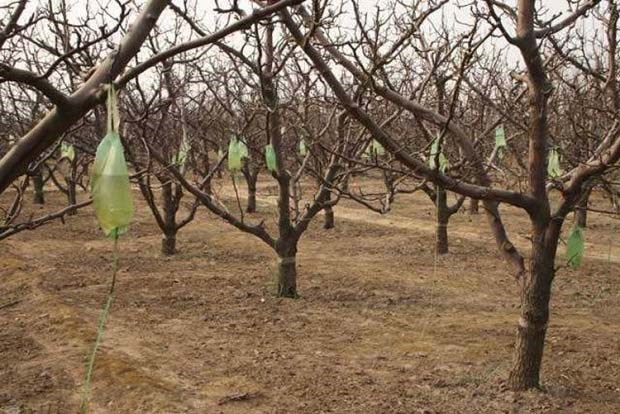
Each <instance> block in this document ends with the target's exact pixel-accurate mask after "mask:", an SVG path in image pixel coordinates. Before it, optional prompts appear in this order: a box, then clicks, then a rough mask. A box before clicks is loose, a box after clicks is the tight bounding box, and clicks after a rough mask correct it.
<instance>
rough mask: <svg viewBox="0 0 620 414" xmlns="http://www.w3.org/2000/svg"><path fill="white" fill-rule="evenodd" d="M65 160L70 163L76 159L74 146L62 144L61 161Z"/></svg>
mask: <svg viewBox="0 0 620 414" xmlns="http://www.w3.org/2000/svg"><path fill="white" fill-rule="evenodd" d="M63 158H66V159H68V160H69V161H73V160H74V159H75V148H73V145H71V144H67V143H65V142H63V143H62V144H60V159H63Z"/></svg>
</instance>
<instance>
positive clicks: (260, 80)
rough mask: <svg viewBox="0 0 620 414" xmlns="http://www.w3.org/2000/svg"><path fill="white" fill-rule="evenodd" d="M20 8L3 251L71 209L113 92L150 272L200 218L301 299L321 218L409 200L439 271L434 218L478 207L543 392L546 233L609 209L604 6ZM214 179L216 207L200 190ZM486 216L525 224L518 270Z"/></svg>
mask: <svg viewBox="0 0 620 414" xmlns="http://www.w3.org/2000/svg"><path fill="white" fill-rule="evenodd" d="M222 3H226V4H222ZM46 4H47V3H46ZM27 6H28V1H26V0H17V1H15V2H13V3H11V4H8V5H7V6H5V7H4V10H5V11H6V13H5V15H6V16H7V17H6V18H5V19H4V20H3V22H2V27H1V30H2V32H1V33H0V52H1V53H2V55H3V56H2V60H3V62H5V63H2V64H0V113H1V117H0V122H2V124H3V125H2V127H3V128H2V131H1V132H0V137H1V139H2V140H1V142H0V146H1V149H2V154H3V156H2V158H1V159H0V191H3V192H4V191H6V190H8V189H9V188H14V189H15V190H16V191H15V197H14V201H13V202H12V203H11V205H10V207H9V208H8V209H7V210H6V211H5V217H4V226H3V227H2V229H0V231H1V233H0V237H2V238H5V237H8V236H9V235H12V234H15V233H16V232H18V231H21V230H22V229H27V228H34V227H37V226H39V225H42V224H44V223H45V222H48V221H49V220H53V219H55V218H58V217H62V216H64V215H65V214H70V213H71V212H73V211H75V210H76V209H77V208H80V207H82V206H84V205H87V204H88V203H89V201H87V200H86V201H83V202H81V203H78V201H77V198H76V192H77V189H78V188H80V187H85V185H86V184H85V178H86V176H87V169H88V164H89V162H90V160H91V159H92V154H93V152H94V148H95V146H96V144H97V142H98V139H99V138H100V137H101V136H102V135H103V130H104V122H105V113H104V111H103V106H102V105H100V104H101V103H102V102H103V99H104V96H105V93H104V86H105V85H106V84H108V83H112V82H113V83H114V84H115V86H116V87H117V88H118V89H120V90H121V102H122V105H121V107H122V112H123V114H122V118H123V119H124V122H123V125H122V127H121V130H122V136H123V139H124V141H125V146H126V149H127V153H128V159H129V161H130V163H131V164H132V167H133V171H134V173H135V175H134V179H135V181H136V182H137V184H138V186H139V188H140V191H141V193H142V195H143V196H144V198H145V200H146V202H147V205H148V206H149V208H150V210H151V211H152V213H153V215H154V218H155V221H156V222H157V224H158V226H159V227H160V229H161V231H162V234H163V242H162V252H163V253H164V254H173V253H174V252H175V250H176V238H177V232H178V231H179V230H180V229H181V228H182V227H183V226H185V225H187V224H188V223H190V222H191V220H192V219H193V217H194V215H195V212H196V209H197V208H198V207H199V206H205V207H206V208H207V209H209V210H210V211H211V212H213V213H215V214H216V215H218V216H219V217H221V218H222V219H223V220H224V221H226V222H228V223H229V224H230V225H232V226H234V227H236V228H237V229H239V230H241V231H243V232H245V233H248V234H250V235H253V236H254V237H257V238H258V239H260V240H261V241H263V242H264V243H266V244H267V245H268V246H269V247H270V248H272V249H273V251H274V254H275V255H276V256H277V257H278V260H279V272H278V281H277V294H278V296H282V297H296V296H297V287H296V280H297V267H296V260H295V258H296V254H297V250H298V243H299V240H300V238H301V237H302V236H303V234H304V232H305V231H306V230H307V228H308V226H309V224H310V222H311V221H312V220H314V219H315V218H316V217H317V216H318V215H319V213H321V212H324V216H325V227H326V228H330V227H333V225H334V215H333V208H334V207H335V206H336V204H337V203H338V201H339V200H341V199H343V198H346V199H350V200H354V201H355V202H358V203H360V204H361V205H364V206H365V207H367V208H369V209H372V210H374V211H377V212H379V213H387V212H388V211H389V209H390V207H391V205H392V203H393V202H394V201H395V200H397V198H398V195H399V194H402V193H411V192H414V191H423V192H425V193H426V194H427V195H428V196H429V198H430V200H431V201H432V202H433V203H434V205H435V206H436V211H437V216H436V222H437V246H436V249H437V252H438V253H447V252H448V225H449V219H450V217H451V216H452V215H453V214H455V213H456V212H457V211H458V210H459V209H460V208H461V206H462V205H463V203H464V201H465V199H466V198H469V199H470V200H472V201H471V207H470V208H471V210H472V211H477V205H478V204H477V203H478V201H480V202H481V203H482V205H483V209H484V213H485V214H486V216H487V218H488V223H489V226H490V228H491V230H492V233H493V235H494V239H495V242H496V244H497V248H498V251H499V252H500V254H501V255H503V257H504V258H505V259H506V262H507V266H509V267H510V268H511V269H512V271H513V272H514V273H515V275H516V277H517V278H518V280H519V281H520V283H521V291H520V295H521V315H520V318H519V323H518V326H517V339H516V346H515V359H514V365H513V369H512V371H511V374H510V384H511V386H512V387H513V388H514V389H528V388H532V387H538V386H539V383H540V366H541V361H542V352H543V348H544V341H545V335H546V331H547V323H548V319H549V301H550V292H551V285H552V282H553V279H554V277H555V274H556V271H557V268H556V254H557V250H558V242H559V239H560V236H561V234H562V229H563V227H565V226H564V223H565V221H566V219H567V217H568V216H569V214H570V213H572V212H577V213H576V216H577V222H578V224H579V225H581V226H584V225H585V220H586V212H587V205H588V198H589V197H590V194H591V192H592V189H593V188H600V189H601V190H602V191H603V192H604V194H606V195H607V196H608V197H609V198H610V200H611V201H612V205H613V206H615V207H617V203H616V201H615V200H616V197H617V195H618V189H617V188H618V184H617V170H616V167H617V163H618V158H620V119H619V117H618V114H619V110H620V91H619V87H618V72H617V66H618V60H619V54H618V50H617V33H618V16H619V7H618V4H617V3H616V1H615V0H605V1H603V0H598V1H597V0H589V1H569V2H567V3H566V7H568V8H569V10H568V11H567V12H565V13H556V12H555V11H554V10H546V9H545V8H544V7H543V6H541V5H539V4H538V3H537V2H536V1H534V0H517V1H515V5H514V7H512V6H509V5H507V4H505V3H502V2H497V1H495V0H485V1H482V2H475V3H472V4H469V3H468V4H461V3H460V2H456V4H451V3H449V2H448V1H447V0H432V1H422V0H418V1H413V2H401V1H397V0H395V1H391V2H390V1H388V2H386V3H385V4H382V3H379V4H378V5H377V7H376V8H375V9H373V10H372V11H368V10H364V9H362V8H361V6H360V3H358V2H357V1H351V2H345V3H341V2H330V1H329V0H324V1H322V0H315V1H312V2H309V1H308V2H303V1H302V0H280V1H267V2H261V1H254V2H247V3H242V2H238V1H230V2H216V6H217V8H216V9H215V11H213V12H211V11H208V12H207V11H205V10H204V9H203V8H202V7H201V5H200V3H191V2H189V1H184V2H183V3H182V4H179V3H177V2H169V1H164V0H150V1H147V2H145V3H144V4H134V3H124V2H120V1H116V2H112V3H110V4H109V5H108V6H107V7H106V8H102V9H101V10H99V11H91V10H90V9H88V8H87V10H86V11H85V12H81V13H76V11H75V10H70V9H69V7H68V6H67V4H66V3H65V2H64V1H60V2H58V3H57V4H55V5H54V4H51V3H49V4H47V5H46V6H45V7H42V8H40V9H36V10H33V11H30V10H29V9H28V7H27ZM251 7H254V8H253V10H252V12H247V11H246V10H247V9H249V8H251ZM134 9H139V10H140V12H139V14H138V15H137V16H133V10H134ZM110 10H115V15H114V18H111V17H110V14H109V13H110ZM84 13H85V14H84ZM205 13H206V14H205ZM454 13H457V14H458V16H460V19H459V20H457V21H456V22H455V20H453V19H452V18H451V16H453V15H454ZM162 14H165V15H166V17H165V18H164V17H161V16H162ZM214 16H217V17H214ZM130 17H131V18H132V19H133V20H132V23H131V24H129V23H128V20H129V18H130ZM346 19H349V20H346ZM346 22H348V23H346ZM351 23H352V24H351ZM97 24H99V26H98V27H97ZM50 27H51V28H52V30H51V31H49V30H48V29H49V28H50ZM95 27H97V28H96V29H95ZM208 27H211V28H212V29H211V30H209V29H207V28H208ZM591 27H594V28H596V30H590V28H591ZM109 43H111V44H114V46H113V47H112V49H111V50H110V51H108V50H106V47H107V46H106V45H108V44H109ZM68 144H71V147H68ZM69 148H70V149H69ZM71 151H72V152H71ZM239 152H241V153H243V159H242V162H241V163H240V164H239V163H238V159H237V158H238V153H239ZM71 153H73V155H71ZM550 159H551V160H552V162H549V161H548V160H550ZM558 159H559V160H561V162H560V163H559V165H558V163H557V162H556V160H558ZM238 164H239V165H238ZM226 167H228V170H230V179H231V180H232V184H233V188H234V194H229V193H226V192H223V191H220V190H218V189H216V188H214V185H213V183H214V181H213V179H214V178H215V177H217V176H219V175H221V174H222V171H223V170H224V169H225V168H226ZM259 174H262V175H263V176H264V177H265V180H271V182H273V184H274V185H275V188H276V189H277V195H278V202H277V206H276V212H277V223H276V226H274V227H270V226H268V225H267V224H265V223H264V222H263V221H257V220H256V219H255V218H254V216H252V215H251V214H252V213H254V212H256V209H257V203H256V192H257V184H258V177H259ZM241 177H243V180H244V182H245V187H246V188H247V195H246V196H242V195H240V191H239V188H240V187H239V186H238V183H239V182H240V181H239V179H240V178H241ZM360 177H362V178H364V177H372V178H378V179H379V180H366V179H360ZM46 180H49V181H51V182H53V183H54V184H55V185H56V186H57V187H59V188H60V189H61V190H62V191H63V192H64V193H65V194H67V200H68V206H67V207H66V208H63V209H62V210H60V211H58V212H56V213H52V214H49V215H47V216H44V217H40V218H34V219H29V220H26V221H23V220H22V221H20V217H19V213H20V210H21V205H22V201H23V197H24V194H25V190H26V188H27V186H28V185H29V181H32V183H33V185H34V188H35V192H34V193H35V195H37V198H38V201H39V202H41V201H42V199H41V198H42V189H43V184H44V183H45V182H46ZM377 183H379V184H380V185H378V184H377ZM450 194H453V195H454V197H452V196H450ZM184 197H185V200H187V208H186V209H182V208H181V204H182V200H183V199H184ZM452 199H454V201H452ZM552 200H555V201H553V202H552ZM502 203H503V204H509V205H512V206H515V207H518V208H521V209H523V210H524V211H525V212H526V213H527V214H528V216H529V218H530V221H531V234H530V238H531V253H530V254H529V256H530V258H529V265H527V266H526V264H525V260H524V258H523V254H522V253H521V252H519V251H518V249H517V248H516V247H515V246H514V244H513V243H512V242H511V241H510V238H509V235H508V234H507V232H506V230H505V228H504V224H503V222H502V217H501V214H500V209H499V206H500V205H501V204H502ZM244 204H245V205H244Z"/></svg>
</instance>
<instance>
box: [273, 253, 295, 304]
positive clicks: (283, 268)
mask: <svg viewBox="0 0 620 414" xmlns="http://www.w3.org/2000/svg"><path fill="white" fill-rule="evenodd" d="M276 296H277V297H279V298H296V297H297V264H296V261H295V256H292V257H280V263H278V280H277V286H276Z"/></svg>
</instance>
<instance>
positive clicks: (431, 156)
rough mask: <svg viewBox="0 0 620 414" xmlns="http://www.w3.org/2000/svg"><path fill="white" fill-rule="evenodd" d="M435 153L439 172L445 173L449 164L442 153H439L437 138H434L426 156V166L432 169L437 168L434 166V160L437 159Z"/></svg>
mask: <svg viewBox="0 0 620 414" xmlns="http://www.w3.org/2000/svg"><path fill="white" fill-rule="evenodd" d="M437 153H439V171H441V172H442V173H443V172H446V169H447V168H448V166H449V163H448V159H447V158H446V156H445V155H443V151H441V152H440V151H439V138H435V140H433V144H432V145H431V150H430V153H429V154H428V165H429V166H430V167H431V168H432V169H435V168H437V166H436V165H435V158H437Z"/></svg>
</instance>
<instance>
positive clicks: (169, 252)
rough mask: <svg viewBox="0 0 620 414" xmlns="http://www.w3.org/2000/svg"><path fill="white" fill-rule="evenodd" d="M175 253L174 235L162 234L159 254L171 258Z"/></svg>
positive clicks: (175, 240) (175, 239)
mask: <svg viewBox="0 0 620 414" xmlns="http://www.w3.org/2000/svg"><path fill="white" fill-rule="evenodd" d="M176 252H177V237H176V233H171V234H164V237H162V239H161V254H163V255H164V256H173V255H174V254H175V253H176Z"/></svg>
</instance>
